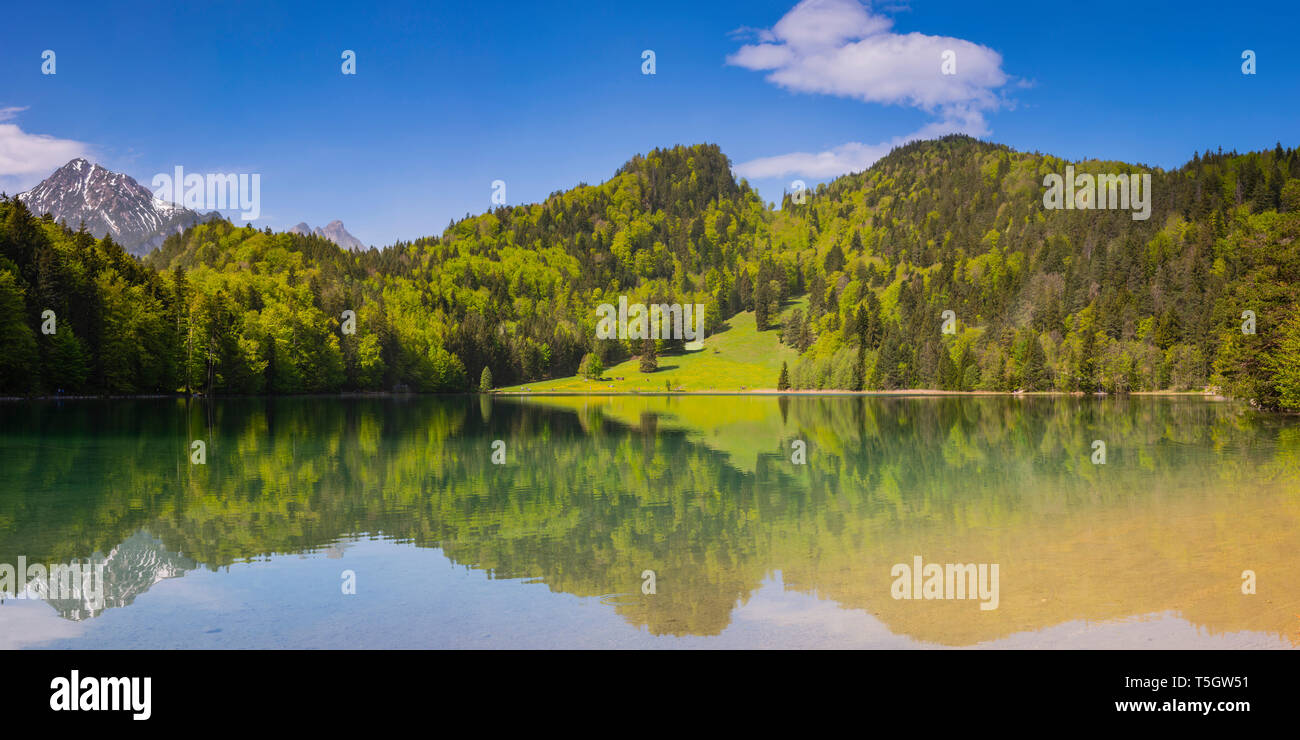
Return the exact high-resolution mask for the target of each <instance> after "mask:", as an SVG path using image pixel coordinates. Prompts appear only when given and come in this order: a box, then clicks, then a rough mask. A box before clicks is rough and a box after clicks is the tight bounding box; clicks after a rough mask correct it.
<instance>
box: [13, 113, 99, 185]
mask: <svg viewBox="0 0 1300 740" xmlns="http://www.w3.org/2000/svg"><path fill="white" fill-rule="evenodd" d="M24 110H26V108H16V107H9V108H0V188H3V189H5V190H8V191H10V192H17V191H18V190H20V189H22V188H26V187H30V186H32V185H35V184H36V183H38V182H40V181H41V180H42V179H44V178H45V177H48V176H49V174H50V173H51V172H53V171H55V170H57V169H58V168H60V167H62V166H63V165H65V164H67V163H68V161H69V160H73V159H76V158H77V157H82V156H86V154H87V147H86V145H85V144H83V143H81V142H79V141H71V140H69V139H56V138H54V137H53V136H46V135H44V134H29V133H27V132H26V131H23V130H22V129H21V128H19V127H18V124H16V123H3V122H4V121H9V120H11V119H13V118H15V117H17V115H18V114H19V113H21V112H22V111H24Z"/></svg>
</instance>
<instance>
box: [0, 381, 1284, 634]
mask: <svg viewBox="0 0 1300 740" xmlns="http://www.w3.org/2000/svg"><path fill="white" fill-rule="evenodd" d="M570 403H571V406H572V408H562V407H559V406H558V405H554V404H553V405H549V406H548V405H540V404H533V403H524V402H517V401H513V400H506V399H495V400H490V399H488V398H487V397H480V398H476V399H466V398H451V399H436V398H427V397H426V398H414V399H403V400H393V399H342V400H339V399H330V400H321V399H278V400H269V401H266V400H243V401H241V400H223V401H221V402H218V403H215V404H193V405H192V406H191V408H190V409H189V411H188V414H189V415H190V416H189V417H187V416H186V413H187V412H186V410H185V408H184V407H183V406H182V405H181V404H177V403H175V402H170V401H167V402H113V403H86V404H80V405H79V404H65V405H63V406H62V407H58V408H56V407H54V406H52V405H40V404H32V405H23V406H10V407H5V408H3V409H2V410H0V422H2V423H3V427H0V428H5V429H24V430H32V431H31V432H30V434H29V435H24V436H20V437H17V438H16V439H17V440H19V441H21V440H24V439H25V440H30V439H31V438H32V437H33V436H35V437H36V438H38V439H39V440H40V444H39V445H35V449H34V454H32V455H30V456H27V457H26V458H24V459H21V460H20V462H19V464H18V465H16V466H13V467H8V466H7V467H6V469H5V470H4V471H3V473H0V476H3V477H0V492H2V495H0V557H5V556H6V555H8V554H9V553H14V554H26V555H27V556H28V557H29V559H31V558H33V557H34V556H38V555H39V556H40V557H42V559H44V560H51V561H52V560H67V559H70V558H73V557H85V556H86V555H87V554H88V553H91V552H95V551H96V550H100V551H108V550H111V549H112V548H113V547H114V546H116V545H117V544H118V543H122V542H123V541H124V540H126V539H127V538H128V537H130V536H131V535H132V534H133V533H135V532H137V531H138V530H140V529H146V530H147V531H149V532H152V533H154V534H155V535H157V537H158V538H160V541H161V542H162V543H164V544H165V547H166V548H167V549H168V550H171V551H175V552H184V553H186V555H188V556H190V557H192V558H194V560H195V561H197V562H198V563H202V564H203V565H205V566H207V567H209V568H214V569H215V568H217V567H220V566H223V565H226V564H229V563H231V562H236V561H241V560H248V559H253V558H259V557H263V556H266V555H270V554H274V553H292V552H304V551H314V550H319V549H321V548H323V547H327V546H330V545H331V544H332V543H333V542H335V541H336V540H337V539H338V538H339V537H341V536H347V535H350V534H354V533H363V532H373V533H382V534H384V535H385V536H389V537H394V538H401V539H403V540H407V541H412V542H414V543H415V544H417V545H420V546H437V547H441V548H442V549H443V551H444V552H445V553H446V554H447V555H448V556H449V557H451V558H452V559H454V560H456V561H457V562H461V563H465V564H468V565H471V566H473V567H476V568H481V569H483V570H486V571H488V572H490V573H491V574H492V575H493V577H498V578H538V579H541V580H542V581H544V582H545V583H547V584H548V585H549V586H550V587H551V589H552V590H555V591H557V592H565V593H572V594H577V595H582V596H599V595H605V594H611V593H619V594H635V595H636V597H635V598H632V597H629V598H621V599H617V600H615V603H617V607H616V608H618V609H619V611H620V613H621V614H623V616H624V617H625V618H626V619H628V620H629V621H630V622H632V623H634V624H638V625H645V626H646V627H648V628H649V629H650V630H651V631H652V632H655V633H667V634H716V633H718V632H720V631H721V630H722V629H723V628H725V626H726V625H727V624H728V623H729V620H730V614H731V611H732V609H733V608H734V607H735V605H736V604H737V602H740V601H744V600H745V599H747V598H748V596H749V594H750V593H751V592H752V591H753V590H754V589H755V588H757V586H758V584H759V583H761V582H762V580H763V579H764V578H765V577H766V575H767V574H768V573H769V572H770V571H771V570H774V569H782V570H784V571H785V572H786V580H787V583H788V584H791V585H793V586H795V587H798V588H800V589H807V590H817V591H818V593H820V594H822V595H829V596H831V597H832V598H835V599H836V600H837V601H839V602H840V603H842V604H845V605H853V606H856V607H860V608H864V609H868V610H871V611H873V612H877V613H880V614H881V615H882V617H883V618H886V621H887V623H889V624H890V625H891V626H895V628H896V629H901V630H902V631H908V625H909V620H911V619H912V618H913V617H912V615H913V614H914V613H915V612H911V613H908V612H902V611H899V608H900V603H899V602H892V601H890V600H889V598H888V593H889V592H888V579H887V575H888V569H889V566H890V564H892V562H897V561H900V560H905V559H907V558H910V557H911V555H912V554H915V553H914V551H915V550H917V549H918V548H920V547H923V546H927V545H930V546H932V545H933V544H934V543H941V544H944V545H947V546H949V549H950V550H951V557H953V558H956V559H957V560H959V561H962V562H967V561H975V560H977V558H976V557H975V556H974V554H970V555H968V554H966V553H972V552H974V553H976V554H979V555H981V556H982V557H986V558H997V557H1002V558H1008V557H1012V558H1030V559H1032V558H1037V559H1038V560H1040V561H1042V562H1044V563H1051V564H1053V567H1058V568H1065V567H1068V566H1069V564H1070V562H1072V560H1071V559H1072V558H1073V562H1075V563H1076V567H1078V566H1082V567H1083V568H1084V569H1085V570H1086V569H1087V567H1088V565H1094V564H1085V563H1079V562H1078V557H1079V556H1078V554H1077V553H1076V554H1074V555H1069V554H1068V553H1067V554H1064V555H1061V554H1059V553H1058V554H1057V555H1053V554H1052V547H1053V545H1054V543H1053V542H1052V540H1051V538H1052V537H1055V538H1057V540H1058V541H1060V540H1061V538H1065V541H1070V538H1075V539H1078V538H1079V537H1082V536H1083V535H1081V534H1080V533H1081V532H1084V531H1085V530H1086V526H1085V525H1086V523H1087V522H1089V521H1096V522H1099V523H1105V526H1108V527H1111V528H1112V529H1113V530H1114V532H1115V535H1114V537H1115V538H1118V542H1117V543H1115V544H1113V546H1112V547H1111V548H1110V549H1108V550H1105V551H1106V552H1108V553H1111V554H1114V555H1116V556H1124V555H1125V553H1129V552H1130V551H1132V552H1133V553H1136V552H1139V551H1140V552H1142V553H1146V552H1148V551H1150V550H1152V549H1155V550H1157V551H1158V550H1160V549H1161V547H1162V546H1164V545H1167V544H1168V543H1162V542H1152V541H1150V540H1149V539H1148V538H1149V537H1150V536H1151V528H1150V527H1147V528H1145V529H1144V528H1142V527H1136V528H1128V529H1125V528H1124V522H1125V519H1124V517H1123V514H1124V512H1125V511H1128V512H1129V513H1130V514H1132V511H1133V507H1134V506H1135V505H1138V509H1139V510H1138V515H1139V516H1146V517H1154V516H1156V515H1158V514H1159V513H1160V512H1162V511H1168V512H1175V511H1178V510H1179V507H1190V508H1189V510H1195V511H1196V512H1199V514H1198V515H1203V516H1206V517H1213V516H1215V515H1216V514H1218V513H1220V512H1221V510H1222V509H1223V508H1224V505H1223V504H1224V501H1223V499H1224V497H1231V496H1238V497H1240V498H1242V499H1247V500H1253V499H1251V497H1252V496H1255V495H1256V494H1257V493H1258V490H1259V488H1260V486H1261V483H1266V484H1270V485H1281V484H1285V483H1291V484H1294V482H1295V481H1296V480H1297V461H1298V460H1300V440H1298V439H1297V437H1296V435H1295V434H1294V430H1293V429H1292V428H1291V427H1289V426H1288V425H1287V422H1286V421H1285V420H1283V419H1280V418H1278V417H1261V416H1255V415H1239V414H1237V413H1236V412H1235V411H1234V410H1233V408H1232V407H1229V406H1226V405H1222V404H1213V403H1206V402H1203V401H1200V400H1199V399H1158V400H1152V399H1131V400H1126V399H1111V400H1106V401H1095V400H1092V399H1070V398H1051V399H1049V398H1006V397H997V398H978V399H975V398H921V399H916V398H896V397H888V398H881V397H875V398H862V397H822V396H800V397H789V398H787V397H780V398H771V397H769V398H746V399H738V398H735V397H692V398H673V397H655V398H652V399H633V400H626V401H616V402H612V403H609V404H606V405H604V406H601V405H593V404H589V403H588V402H587V401H585V400H583V399H576V400H571V401H570ZM620 406H626V409H627V411H626V413H621V409H620ZM200 407H201V408H200ZM742 411H743V413H741V412H742ZM741 417H743V418H741ZM195 429H201V430H203V432H202V433H203V434H207V435H209V436H210V439H209V455H208V464H207V465H206V466H190V465H188V464H187V463H186V462H185V446H186V445H187V444H188V440H189V438H190V437H191V436H192V435H193V434H194V431H193V430H195ZM85 430H94V435H93V437H91V436H88V435H87V434H86V433H85ZM795 438H800V439H804V440H806V441H808V443H809V457H808V465H806V466H794V465H791V464H790V463H789V456H788V455H789V452H788V450H789V445H788V442H789V441H790V440H791V439H795ZM494 439H502V440H505V441H506V443H507V446H508V456H507V459H508V461H509V464H507V465H504V466H501V465H493V464H492V463H491V460H490V457H491V446H490V445H491V442H492V440H494ZM1094 439H1102V440H1104V441H1106V443H1107V446H1108V452H1109V460H1108V464H1107V465H1106V466H1094V465H1092V464H1091V463H1090V462H1089V453H1090V451H1091V448H1090V445H1091V442H1092V440H1094ZM6 444H7V443H6ZM27 444H28V445H30V441H28V442H27ZM17 457H18V458H23V456H17ZM7 459H15V456H14V455H7ZM1209 487H1212V488H1213V493H1212V494H1211V493H1205V491H1206V490H1207V488H1209ZM51 492H57V493H58V498H59V499H60V503H59V505H57V506H56V505H53V504H51V503H50V502H49V499H50V493H51ZM1198 497H1199V498H1198ZM69 499H74V500H75V505H69V504H70V503H71V502H70V500H69ZM1153 500H1154V501H1155V502H1156V503H1152V501H1153ZM1142 502H1146V504H1142ZM1143 506H1145V508H1143ZM1198 507H1199V508H1198ZM1283 513H1284V514H1287V515H1290V514H1294V509H1292V510H1290V511H1289V512H1283ZM1130 518H1131V517H1130ZM1140 521H1145V520H1140ZM1197 532H1198V533H1199V534H1198V536H1200V537H1203V538H1207V539H1206V541H1205V542H1204V543H1203V544H1205V545H1206V546H1211V547H1217V546H1221V545H1223V544H1224V543H1223V542H1222V541H1221V540H1222V539H1223V538H1224V537H1228V538H1231V537H1233V536H1234V535H1232V533H1231V532H1225V531H1221V530H1219V529H1214V528H1209V529H1204V528H1203V529H1200V530H1197ZM1160 536H1173V535H1168V534H1161V535H1160ZM1242 536H1243V537H1245V536H1246V535H1242ZM123 544H125V543H123ZM1228 544H1230V545H1231V544H1234V543H1228ZM1239 549H1240V548H1239ZM1240 554H1241V555H1242V557H1248V556H1251V551H1250V550H1249V548H1245V549H1241V552H1240ZM1255 556H1256V557H1258V553H1256V554H1255ZM928 559H931V560H933V559H934V558H928ZM155 560H156V561H157V563H164V562H169V561H168V560H167V558H166V557H163V556H161V555H159V556H158V557H156V558H155ZM1138 560H1140V562H1142V563H1143V567H1148V568H1156V569H1162V568H1164V569H1168V568H1169V567H1171V564H1172V566H1178V565H1179V564H1180V563H1189V562H1191V561H1190V560H1188V559H1187V558H1185V557H1184V558H1182V559H1180V556H1179V555H1178V553H1176V552H1168V553H1164V554H1163V555H1161V556H1159V557H1155V558H1151V557H1141V558H1138ZM987 561H988V560H985V562H987ZM123 562H124V563H125V562H128V561H127V560H124V561H123ZM993 562H997V561H996V560H994V561H993ZM1003 562H1004V565H1003V569H1004V574H1007V573H1010V574H1011V575H1014V574H1015V573H1016V568H1015V564H1014V563H1007V562H1005V560H1004V561H1003ZM157 563H153V564H151V561H150V560H149V558H146V557H141V558H139V559H138V566H137V567H138V571H139V577H138V578H135V579H134V581H131V579H127V578H125V577H124V578H123V579H122V583H124V584H125V583H128V582H129V581H130V582H138V583H144V582H146V581H149V579H150V578H153V576H151V575H150V573H157V572H158V571H157V568H156V567H155V566H156V564H157ZM1228 567H1229V568H1237V567H1238V566H1237V565H1236V564H1231V565H1229V566H1228ZM1240 567H1247V566H1240ZM151 568H152V570H151ZM1257 568H1258V567H1257ZM184 569H185V567H181V568H179V569H178V570H180V571H183V570H184ZM645 569H652V570H654V571H656V573H657V576H658V593H657V594H656V595H654V596H645V597H642V596H640V584H641V581H640V573H641V572H642V571H643V570H645ZM1239 569H1240V568H1238V570H1239ZM1184 570H1186V569H1184ZM877 571H880V573H879V574H877ZM1021 572H1022V573H1025V571H1024V570H1022V571H1021ZM1188 573H1189V574H1190V573H1192V571H1188ZM877 575H882V576H885V578H884V585H883V586H880V587H879V588H878V587H877V584H876V582H875V581H876V579H877ZM1058 575H1059V574H1058ZM1064 577H1066V578H1069V577H1070V576H1069V574H1068V573H1067V574H1065V576H1064ZM1185 577H1187V578H1191V577H1192V575H1185ZM1052 578H1053V576H1052V575H1051V574H1050V573H1035V574H1033V578H1029V576H1028V575H1026V580H1032V581H1033V582H1034V583H1035V586H1034V588H1035V589H1036V591H1035V593H1037V591H1038V590H1044V589H1046V590H1052V589H1053V588H1064V589H1065V591H1064V592H1063V593H1065V595H1066V597H1068V596H1069V588H1070V585H1069V584H1068V583H1067V584H1064V585H1063V586H1062V585H1061V584H1056V582H1055V581H1053V580H1052ZM1004 579H1007V584H1008V585H1007V586H1005V588H1007V589H1008V590H1009V593H1008V594H1007V595H1006V596H1004V606H1003V607H1002V608H1001V609H999V610H998V612H994V613H992V614H994V617H992V618H991V619H988V620H986V621H987V622H988V623H990V624H986V625H985V627H989V626H991V627H992V632H991V633H986V632H982V631H981V629H984V627H979V628H978V629H972V630H971V632H970V639H987V637H988V635H989V634H992V635H993V636H997V635H998V634H1002V633H1004V632H1005V631H1006V630H1010V629H1015V628H1016V627H1017V626H1021V627H1023V626H1024V625H1020V623H1019V622H1017V620H1021V621H1025V623H1026V624H1027V625H1030V626H1033V625H1034V624H1038V626H1042V624H1041V623H1038V622H1035V620H1036V619H1038V618H1039V617H1045V618H1049V619H1059V618H1068V617H1069V614H1070V612H1069V610H1068V609H1067V610H1064V611H1062V610H1056V611H1052V612H1051V614H1050V615H1048V614H1047V613H1046V612H1044V613H1043V614H1038V615H1035V614H1034V613H1033V612H1032V609H1033V608H1036V607H1032V605H1028V604H1026V605H1024V606H1023V609H1029V610H1030V611H1029V612H1026V611H1023V610H1022V609H1021V607H1020V606H1018V605H1017V602H1016V601H1015V599H1016V596H1015V592H1014V591H1010V589H1012V588H1013V586H1012V584H1013V583H1014V579H1011V578H1009V577H1008V576H1007V575H1004ZM1058 580H1059V578H1058ZM1076 580H1079V579H1077V578H1076ZM1083 580H1084V581H1086V580H1087V579H1083ZM149 582H152V581H149ZM1024 582H1025V581H1022V583H1024ZM1081 585H1086V586H1087V587H1088V588H1104V587H1105V586H1104V583H1102V582H1087V583H1082V581H1081ZM1174 586H1176V587H1178V586H1179V583H1175V584H1174ZM145 588H147V586H145ZM1120 591H1121V592H1122V591H1123V589H1120ZM1155 591H1160V589H1155ZM133 593H138V591H135V592H133ZM1182 595H1183V594H1181V592H1179V591H1178V590H1177V588H1174V589H1173V590H1171V591H1170V590H1167V593H1162V596H1163V597H1164V598H1168V599H1173V600H1175V601H1177V600H1178V599H1180V598H1182ZM1128 596H1129V597H1136V596H1137V594H1129V595H1128ZM882 599H883V600H882ZM128 602H129V599H128ZM927 606H928V605H927ZM1125 606H1126V605H1124V604H1121V605H1120V606H1119V607H1118V609H1119V613H1121V614H1123V613H1125V612H1123V609H1124V608H1125ZM1182 606H1184V605H1183V604H1179V603H1174V604H1165V605H1164V606H1163V607H1162V608H1181V607H1182ZM953 608H954V606H953V605H952V603H951V602H949V603H945V604H943V605H939V604H935V605H934V609H933V610H932V611H933V612H934V613H939V612H941V611H943V610H945V609H953ZM954 614H957V613H956V612H954ZM1083 616H1086V614H1085V615H1083ZM1211 617H1213V615H1211ZM953 618H955V619H957V620H958V621H960V620H961V619H965V618H966V617H964V616H961V615H958V616H956V617H953ZM946 619H948V618H946ZM1229 621H1232V620H1229ZM1047 623H1055V622H1047ZM1233 623H1236V622H1235V621H1234V622H1233ZM913 631H914V632H921V633H925V634H927V636H929V633H928V632H927V631H926V629H925V626H924V625H921V626H920V627H918V628H917V629H915V630H913ZM939 639H942V632H940V633H939Z"/></svg>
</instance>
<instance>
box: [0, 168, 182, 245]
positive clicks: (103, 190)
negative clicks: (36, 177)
mask: <svg viewBox="0 0 1300 740" xmlns="http://www.w3.org/2000/svg"><path fill="white" fill-rule="evenodd" d="M18 199H19V200H21V201H22V202H23V203H24V204H26V206H27V209H28V210H30V211H31V212H32V213H34V214H36V215H38V216H40V215H44V214H46V213H49V214H51V215H53V216H54V220H55V221H61V222H64V223H66V224H67V225H68V226H70V227H71V228H74V229H75V228H77V227H78V226H79V225H80V224H81V223H82V222H85V224H86V230H87V231H89V232H90V233H91V234H93V235H94V236H95V237H96V238H100V237H102V236H104V235H105V234H112V235H113V241H115V242H117V243H118V244H120V245H122V248H123V249H125V250H126V251H128V252H130V253H132V254H137V255H144V254H147V253H148V252H149V251H150V250H151V249H153V248H154V247H157V246H158V245H160V244H162V242H163V239H165V238H167V236H168V235H169V234H173V233H179V232H181V231H184V230H185V229H186V228H188V227H190V226H192V225H194V224H196V223H199V222H200V221H203V220H206V219H207V218H208V216H204V215H202V214H200V213H197V212H195V211H191V210H190V209H188V208H184V207H182V206H180V205H177V204H175V203H169V202H167V201H163V200H159V199H157V198H155V197H154V195H153V193H152V192H150V190H149V189H148V188H146V187H144V186H143V185H141V184H140V183H138V182H136V181H135V179H134V178H132V177H130V176H128V175H123V174H121V173H118V172H112V171H110V170H107V169H104V168H103V167H101V166H99V165H97V164H91V163H90V162H87V161H86V160H84V159H74V160H72V161H71V162H68V163H67V164H65V165H63V166H62V167H60V168H59V169H58V170H56V171H55V172H54V174H52V175H50V176H49V177H47V178H45V179H44V180H43V181H41V184H39V185H37V186H36V187H34V188H32V189H31V190H28V191H27V192H25V193H19V194H18Z"/></svg>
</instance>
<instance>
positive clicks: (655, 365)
mask: <svg viewBox="0 0 1300 740" xmlns="http://www.w3.org/2000/svg"><path fill="white" fill-rule="evenodd" d="M640 366H641V372H643V373H652V372H654V371H656V370H658V369H659V358H658V357H657V356H656V355H655V340H653V339H651V338H650V337H648V336H647V337H646V338H645V341H643V342H642V343H641V360H640Z"/></svg>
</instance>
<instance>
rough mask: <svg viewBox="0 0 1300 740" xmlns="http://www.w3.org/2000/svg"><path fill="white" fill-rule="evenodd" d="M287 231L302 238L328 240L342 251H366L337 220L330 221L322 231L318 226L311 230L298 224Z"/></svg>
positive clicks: (359, 241) (364, 246)
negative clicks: (342, 249) (314, 237)
mask: <svg viewBox="0 0 1300 740" xmlns="http://www.w3.org/2000/svg"><path fill="white" fill-rule="evenodd" d="M289 231H291V232H293V233H294V234H303V235H304V236H307V235H311V234H315V235H316V236H319V237H322V238H324V239H329V240H330V241H332V242H334V243H335V244H337V245H339V246H340V247H343V248H344V249H366V245H365V244H362V243H361V240H360V239H358V238H356V237H355V236H352V235H351V234H349V233H348V230H347V229H345V228H343V222H342V221H339V220H338V219H335V220H333V221H330V222H329V223H328V224H327V225H326V226H325V228H323V229H322V228H320V227H319V226H317V227H316V228H315V229H313V228H312V227H310V226H308V225H307V224H305V223H299V224H298V225H297V226H294V227H293V228H292V229H289Z"/></svg>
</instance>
